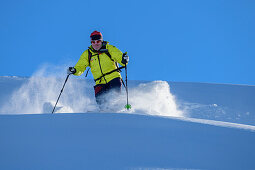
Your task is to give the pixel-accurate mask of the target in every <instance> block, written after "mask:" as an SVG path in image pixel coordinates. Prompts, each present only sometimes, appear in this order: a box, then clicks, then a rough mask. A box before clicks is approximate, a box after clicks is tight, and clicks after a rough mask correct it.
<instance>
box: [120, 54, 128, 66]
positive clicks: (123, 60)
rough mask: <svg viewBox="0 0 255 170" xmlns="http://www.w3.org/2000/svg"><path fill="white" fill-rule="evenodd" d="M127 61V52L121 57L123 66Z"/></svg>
mask: <svg viewBox="0 0 255 170" xmlns="http://www.w3.org/2000/svg"><path fill="white" fill-rule="evenodd" d="M128 61H129V56H128V55H127V52H125V53H123V55H122V61H121V62H122V63H123V64H127V63H128Z"/></svg>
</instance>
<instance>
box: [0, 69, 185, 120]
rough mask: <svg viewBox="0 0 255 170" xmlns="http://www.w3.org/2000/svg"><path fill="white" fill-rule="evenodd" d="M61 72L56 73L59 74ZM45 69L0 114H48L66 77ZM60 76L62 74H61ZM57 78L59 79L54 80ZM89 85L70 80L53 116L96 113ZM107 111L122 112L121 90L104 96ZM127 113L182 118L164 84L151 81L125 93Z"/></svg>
mask: <svg viewBox="0 0 255 170" xmlns="http://www.w3.org/2000/svg"><path fill="white" fill-rule="evenodd" d="M63 69H64V68H61V69H59V70H63ZM48 70H49V68H48V67H47V66H45V67H43V68H41V69H40V70H39V71H38V72H36V73H35V74H34V75H33V76H32V77H31V78H29V80H28V81H27V82H26V83H25V84H23V85H22V86H21V87H20V88H19V89H18V90H17V91H15V92H14V93H13V95H12V97H11V99H9V100H8V102H7V103H6V104H5V106H4V107H3V108H2V109H0V113H12V114H30V113H51V111H52V109H53V106H54V105H55V102H56V100H57V97H58V95H59V93H60V90H61V88H62V86H63V83H64V80H65V77H66V75H61V74H57V73H58V72H59V71H58V70H54V75H53V74H51V73H48V72H47V71H48ZM62 72H63V71H62ZM56 75H57V76H58V75H61V77H63V78H57V77H56ZM93 85H94V82H93V81H89V80H86V81H85V80H82V79H77V78H76V77H75V76H70V78H69V80H68V82H67V83H66V87H65V89H64V91H63V93H62V95H61V97H60V100H59V103H58V105H57V109H56V113H73V112H74V113H84V112H88V111H92V112H93V111H94V112H97V111H98V106H97V104H96V102H95V97H94V90H93ZM106 97H107V101H108V102H107V106H108V108H109V111H114V112H122V111H123V108H124V105H125V104H126V93H125V89H124V88H123V90H122V93H121V95H119V94H118V95H116V94H115V93H111V94H108V95H106ZM129 101H130V104H131V105H132V110H131V112H134V111H136V112H137V111H139V112H140V113H143V114H151V115H163V116H178V117H179V116H182V112H181V111H180V110H178V109H177V105H176V104H175V100H174V96H173V95H172V94H171V93H170V87H169V84H168V83H167V82H164V81H154V82H149V83H142V84H140V85H136V86H134V87H132V88H130V89H129Z"/></svg>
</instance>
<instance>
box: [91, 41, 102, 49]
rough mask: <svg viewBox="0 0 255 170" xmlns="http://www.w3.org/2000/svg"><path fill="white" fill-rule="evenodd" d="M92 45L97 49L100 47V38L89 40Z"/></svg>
mask: <svg viewBox="0 0 255 170" xmlns="http://www.w3.org/2000/svg"><path fill="white" fill-rule="evenodd" d="M91 44H92V47H93V48H94V49H95V50H96V51H98V50H99V49H100V48H101V47H102V41H101V40H91Z"/></svg>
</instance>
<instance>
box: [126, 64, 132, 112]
mask: <svg viewBox="0 0 255 170" xmlns="http://www.w3.org/2000/svg"><path fill="white" fill-rule="evenodd" d="M125 74H126V80H125V81H126V93H127V104H126V106H125V108H126V109H127V110H129V109H131V105H130V104H129V103H128V84H127V64H125Z"/></svg>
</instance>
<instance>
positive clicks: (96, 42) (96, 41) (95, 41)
mask: <svg viewBox="0 0 255 170" xmlns="http://www.w3.org/2000/svg"><path fill="white" fill-rule="evenodd" d="M100 42H102V40H91V44H98V43H100Z"/></svg>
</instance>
